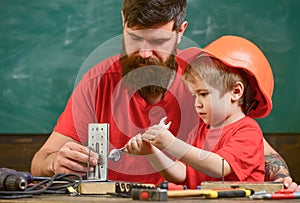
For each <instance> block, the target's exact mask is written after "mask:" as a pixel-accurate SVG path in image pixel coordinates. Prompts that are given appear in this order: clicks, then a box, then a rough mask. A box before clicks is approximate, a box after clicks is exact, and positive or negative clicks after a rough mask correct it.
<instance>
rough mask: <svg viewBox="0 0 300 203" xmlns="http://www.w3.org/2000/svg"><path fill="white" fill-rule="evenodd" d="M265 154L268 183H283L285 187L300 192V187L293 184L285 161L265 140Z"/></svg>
mask: <svg viewBox="0 0 300 203" xmlns="http://www.w3.org/2000/svg"><path fill="white" fill-rule="evenodd" d="M264 148H265V150H264V152H265V153H264V154H265V164H266V174H265V180H266V181H276V182H283V183H284V186H285V187H286V188H288V189H291V190H294V191H300V185H298V184H297V183H295V182H293V179H292V178H291V176H290V172H289V169H288V166H287V164H286V163H285V161H284V159H283V158H282V157H281V156H280V155H279V154H278V153H277V152H276V151H275V150H274V149H273V148H272V147H271V146H270V144H269V143H268V142H267V141H266V140H265V139H264Z"/></svg>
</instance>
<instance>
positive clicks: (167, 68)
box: [120, 54, 177, 100]
mask: <svg viewBox="0 0 300 203" xmlns="http://www.w3.org/2000/svg"><path fill="white" fill-rule="evenodd" d="M120 63H121V65H122V77H123V81H124V82H126V84H127V85H128V87H129V88H130V90H131V91H133V92H136V91H138V93H139V94H140V95H141V96H142V97H143V98H144V99H145V100H147V99H150V98H157V97H159V96H163V95H164V94H165V92H166V91H167V88H168V86H169V84H170V82H171V81H172V79H173V77H174V76H175V73H176V71H177V63H176V60H175V55H174V54H171V55H170V56H169V58H168V59H167V60H166V61H165V62H162V61H159V60H156V59H152V58H147V59H143V58H142V57H140V56H139V55H134V56H130V57H129V56H128V55H125V56H123V57H121V59H120Z"/></svg>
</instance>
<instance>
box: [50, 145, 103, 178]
mask: <svg viewBox="0 0 300 203" xmlns="http://www.w3.org/2000/svg"><path fill="white" fill-rule="evenodd" d="M88 154H89V150H88V148H87V147H85V146H82V145H81V144H77V143H75V142H67V143H66V144H65V145H63V147H62V148H61V149H60V150H59V151H58V152H55V155H54V159H53V162H52V170H53V172H54V173H65V174H66V173H76V174H80V175H85V174H86V172H87V170H92V169H93V168H92V167H91V168H90V169H88V168H87V163H88ZM97 162H98V155H97V154H96V153H95V152H93V151H90V165H91V166H95V165H96V164H97Z"/></svg>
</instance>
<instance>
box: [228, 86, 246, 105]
mask: <svg viewBox="0 0 300 203" xmlns="http://www.w3.org/2000/svg"><path fill="white" fill-rule="evenodd" d="M244 89H245V87H244V85H243V83H242V82H236V83H235V85H234V87H233V90H232V91H231V100H232V101H237V100H239V99H240V98H241V97H242V96H243V94H244Z"/></svg>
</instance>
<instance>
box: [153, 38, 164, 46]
mask: <svg viewBox="0 0 300 203" xmlns="http://www.w3.org/2000/svg"><path fill="white" fill-rule="evenodd" d="M164 42H165V40H163V39H157V40H152V41H151V44H155V45H161V44H163V43H164Z"/></svg>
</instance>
